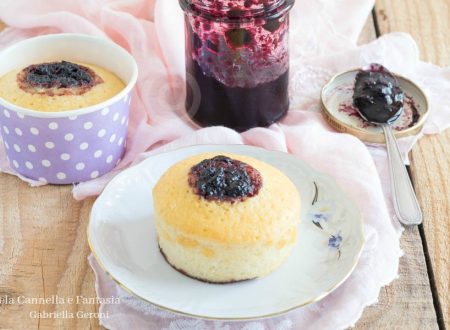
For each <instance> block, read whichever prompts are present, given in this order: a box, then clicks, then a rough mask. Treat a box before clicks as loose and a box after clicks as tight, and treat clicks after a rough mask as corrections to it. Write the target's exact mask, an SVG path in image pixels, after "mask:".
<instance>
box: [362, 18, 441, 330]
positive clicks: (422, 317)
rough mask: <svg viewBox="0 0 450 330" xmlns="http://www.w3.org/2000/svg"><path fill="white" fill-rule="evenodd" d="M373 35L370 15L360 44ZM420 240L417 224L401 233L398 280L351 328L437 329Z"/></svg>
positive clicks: (381, 294)
mask: <svg viewBox="0 0 450 330" xmlns="http://www.w3.org/2000/svg"><path fill="white" fill-rule="evenodd" d="M375 38H376V33H375V27H374V22H373V19H372V17H370V18H369V20H368V22H367V24H366V26H365V28H364V31H363V33H362V35H361V37H360V43H365V42H369V41H371V40H373V39H375ZM421 242H422V241H421V238H420V234H419V230H418V229H417V227H414V228H409V229H407V230H406V231H405V232H404V234H403V236H402V239H401V247H402V249H403V251H404V252H405V255H404V256H403V257H402V258H401V259H400V266H399V279H398V280H396V281H394V282H393V283H392V284H391V285H389V286H387V287H385V288H383V289H382V290H381V292H380V296H379V301H378V303H377V304H376V305H374V306H370V307H368V308H366V309H365V310H364V314H363V316H362V317H361V319H360V320H359V322H358V323H357V325H356V327H355V329H358V330H359V329H411V330H412V329H418V330H419V329H437V320H436V314H435V310H434V306H433V299H432V295H431V288H430V284H429V280H428V273H427V268H426V264H425V256H424V252H423V248H422V243H421Z"/></svg>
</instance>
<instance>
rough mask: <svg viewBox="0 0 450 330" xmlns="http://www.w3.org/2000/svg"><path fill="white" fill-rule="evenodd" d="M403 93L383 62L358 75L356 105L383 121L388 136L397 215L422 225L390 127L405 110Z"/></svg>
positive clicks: (364, 113) (365, 114) (368, 116)
mask: <svg viewBox="0 0 450 330" xmlns="http://www.w3.org/2000/svg"><path fill="white" fill-rule="evenodd" d="M404 95H405V94H404V92H403V90H402V89H401V87H400V85H399V82H398V80H397V78H396V77H395V76H394V75H393V74H392V73H391V72H389V71H388V70H387V69H386V68H384V67H383V66H382V65H380V64H371V65H370V66H369V67H368V68H367V69H363V70H361V71H359V72H358V74H357V75H356V80H355V90H354V94H353V105H354V106H355V107H356V109H357V111H358V112H359V114H360V115H361V117H363V118H364V119H365V120H367V121H369V122H371V123H373V124H376V125H380V126H381V127H382V128H383V133H384V136H385V138H386V147H387V151H388V158H389V168H390V174H391V183H392V195H393V203H394V209H395V213H396V215H397V218H398V219H399V221H400V222H401V223H403V224H404V225H419V224H421V223H422V211H421V210H420V206H419V202H418V201H417V197H416V194H415V192H414V188H413V186H412V184H411V180H410V178H409V175H408V172H407V171H406V168H405V165H404V163H403V159H402V156H401V154H400V150H399V148H398V144H397V140H396V139H395V135H394V133H393V132H392V129H391V127H390V125H391V124H392V123H393V122H395V120H397V119H398V117H399V116H400V115H401V114H402V112H403V104H404Z"/></svg>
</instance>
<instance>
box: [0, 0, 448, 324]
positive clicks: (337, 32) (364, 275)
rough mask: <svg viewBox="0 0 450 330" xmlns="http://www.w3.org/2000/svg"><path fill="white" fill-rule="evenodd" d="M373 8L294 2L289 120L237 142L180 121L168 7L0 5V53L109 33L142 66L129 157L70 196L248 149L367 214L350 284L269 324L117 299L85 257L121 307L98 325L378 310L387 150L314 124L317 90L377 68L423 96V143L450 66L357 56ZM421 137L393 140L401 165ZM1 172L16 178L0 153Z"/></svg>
mask: <svg viewBox="0 0 450 330" xmlns="http://www.w3.org/2000/svg"><path fill="white" fill-rule="evenodd" d="M373 4H374V3H373V0H339V1H336V0H318V1H310V0H297V3H296V5H295V7H294V9H293V11H292V16H291V18H292V19H291V23H292V24H291V55H292V60H291V81H290V83H291V87H290V88H291V110H290V112H289V114H288V116H287V117H286V118H285V119H283V121H282V122H281V123H280V124H276V125H273V126H272V127H270V128H268V129H263V128H256V129H253V130H250V131H248V132H245V133H243V134H241V135H240V134H237V133H236V132H234V131H232V130H229V129H226V128H217V127H216V128H207V129H200V130H196V127H193V126H191V124H189V122H188V121H187V120H186V117H185V115H184V112H183V102H184V91H183V88H184V87H183V86H184V60H183V58H184V56H183V55H182V54H183V53H184V44H183V41H184V37H183V21H182V13H181V10H180V9H179V8H178V2H177V1H176V0H146V1H144V0H130V1H120V0H72V1H69V0H66V1H61V0H46V1H32V0H3V1H1V2H0V20H1V21H4V22H5V23H6V24H7V25H9V26H10V28H8V29H6V30H5V31H3V32H2V33H0V49H2V48H4V47H6V46H7V45H10V44H12V43H14V42H17V41H19V40H21V39H24V38H27V37H30V36H34V35H39V34H46V33H55V32H79V33H86V34H91V35H107V36H108V37H110V38H111V39H113V40H114V41H116V42H117V43H119V44H120V45H122V46H123V47H125V48H126V49H128V50H129V51H130V52H131V53H132V54H133V55H134V56H135V58H136V60H137V62H138V64H139V70H140V76H139V81H138V84H137V88H136V91H135V93H134V95H133V96H134V97H133V103H132V114H131V121H130V134H129V138H128V143H127V146H128V147H127V148H128V149H127V154H126V157H125V159H124V160H123V161H122V162H121V164H119V167H118V168H117V170H116V171H114V172H112V173H110V174H108V175H106V176H104V177H102V178H99V179H97V180H94V181H91V182H87V183H83V184H80V185H78V186H76V187H74V196H75V198H77V199H82V198H85V197H87V196H90V195H96V194H99V193H100V192H101V190H102V189H103V187H104V185H105V184H106V183H107V182H108V181H109V180H110V179H111V178H112V177H113V176H114V175H116V174H117V173H118V172H120V171H121V170H122V169H123V168H125V167H127V166H129V165H130V164H132V163H134V162H138V161H140V160H142V159H143V158H145V157H148V156H151V155H152V154H153V153H156V152H160V151H161V150H167V149H172V148H176V147H179V146H182V145H192V144H198V143H246V144H252V145H258V146H262V147H265V148H268V149H274V150H282V151H287V152H290V153H293V154H295V155H296V156H298V157H300V158H302V159H304V160H306V161H307V162H309V163H311V164H312V165H313V166H315V167H316V168H318V169H319V170H321V171H324V172H326V173H328V174H330V175H332V176H334V177H335V178H336V180H338V182H339V183H340V184H341V185H342V187H343V188H344V189H346V190H347V192H348V193H349V194H350V195H352V196H353V197H354V198H355V200H356V201H357V203H358V205H359V206H360V208H361V210H362V211H363V213H364V221H365V230H366V238H367V245H366V247H365V249H364V252H363V255H362V257H361V260H360V262H359V264H358V267H357V269H356V270H355V272H354V273H353V274H352V276H351V277H350V278H349V279H348V281H347V282H346V283H345V284H344V285H343V286H341V287H340V288H339V289H338V290H336V291H335V292H334V293H333V294H332V295H330V296H328V297H327V298H326V299H324V300H322V301H321V302H319V303H316V304H313V305H310V306H308V307H305V308H302V309H299V310H297V311H294V312H292V313H290V314H288V315H286V316H283V317H280V318H276V319H272V320H264V321H260V322H258V321H255V322H244V323H222V322H206V321H202V320H197V319H187V318H183V317H180V316H177V315H174V314H170V313H166V312H163V311H161V310H158V309H157V308H155V307H153V306H151V305H149V304H145V303H142V302H140V301H139V300H137V299H136V298H133V297H131V296H130V295H128V294H127V293H125V292H123V291H122V290H121V289H120V288H118V287H117V286H116V285H115V284H114V282H112V281H111V280H110V279H109V278H108V277H107V276H106V275H105V273H103V271H102V270H101V269H99V267H98V265H97V264H96V263H95V261H94V260H92V259H91V260H90V261H91V264H92V266H93V269H94V271H95V272H96V275H97V283H96V284H97V292H98V294H99V296H111V295H119V296H120V297H121V298H122V301H123V303H122V304H120V305H103V306H101V311H102V312H109V318H104V319H102V320H101V323H102V324H103V325H104V326H105V327H107V328H109V329H123V328H130V329H144V328H145V329H208V328H216V329H230V330H231V329H233V330H234V329H251V330H253V329H279V330H281V329H300V328H301V329H339V328H346V327H348V326H350V325H352V324H354V323H355V322H356V321H357V320H358V319H359V317H360V316H361V313H362V311H363V309H364V307H366V306H368V305H370V304H373V303H375V302H376V301H377V297H378V294H379V290H380V288H381V287H382V286H384V285H387V284H388V283H390V282H391V281H392V280H393V279H395V278H396V276H397V268H398V261H399V257H400V255H401V250H400V248H399V237H400V234H401V226H400V225H399V224H398V222H397V221H396V220H395V219H394V216H393V210H392V206H391V203H390V200H391V199H390V190H389V175H388V172H387V164H386V155H385V150H384V148H381V147H368V148H366V146H364V144H362V143H361V142H360V141H358V140H357V139H356V138H353V137H351V136H348V135H345V134H339V133H335V132H333V131H332V130H331V129H330V128H329V127H328V126H327V125H326V123H325V122H324V121H323V119H322V117H321V115H320V114H318V111H319V102H318V100H319V93H320V89H321V87H322V86H323V84H324V83H325V82H326V81H327V79H329V78H330V77H331V76H332V75H333V74H335V73H337V72H339V71H344V70H347V69H350V68H355V67H359V66H362V65H365V64H368V63H370V62H380V63H382V64H384V65H385V66H387V67H388V68H389V69H390V70H392V71H394V72H397V73H400V74H402V75H404V76H406V77H409V78H411V79H413V80H414V81H416V82H417V83H418V84H419V85H420V86H421V87H423V88H424V89H425V91H426V92H427V94H428V96H429V98H430V106H431V114H430V117H429V120H428V122H427V123H426V125H425V128H424V130H423V133H425V134H432V133H438V132H440V131H442V130H443V129H445V128H447V127H448V126H449V125H450V94H449V93H448V90H450V68H446V69H442V68H438V67H436V66H433V65H431V64H427V63H423V62H421V61H420V60H419V52H418V49H417V46H416V44H415V42H414V41H413V40H412V38H411V37H410V36H409V35H406V34H403V33H395V34H390V35H386V36H384V37H382V38H380V39H379V40H376V41H374V42H372V43H369V44H367V45H364V46H362V47H357V45H356V40H357V37H358V35H359V33H360V31H361V29H362V27H363V25H364V23H365V21H366V19H367V17H368V15H369V14H370V10H371V8H372V7H373ZM417 138H418V137H413V138H408V139H403V140H402V141H401V149H402V151H403V152H404V154H405V161H406V160H407V157H406V154H407V152H408V151H409V150H410V149H411V147H412V145H413V144H414V142H415V141H416V140H417ZM171 141H173V142H171ZM168 142H171V143H168ZM368 150H369V152H368ZM371 156H372V157H371ZM374 161H375V162H374ZM374 163H375V165H376V166H374ZM0 169H1V170H2V171H5V172H9V173H13V171H12V170H11V169H10V168H9V166H8V164H7V161H6V160H5V156H4V152H3V149H2V147H0ZM376 171H378V173H379V176H378V175H377V173H376ZM380 178H381V180H380ZM22 179H23V178H22ZM31 183H32V184H35V183H33V182H31ZM383 192H384V196H383ZM385 200H386V201H387V207H386V202H385Z"/></svg>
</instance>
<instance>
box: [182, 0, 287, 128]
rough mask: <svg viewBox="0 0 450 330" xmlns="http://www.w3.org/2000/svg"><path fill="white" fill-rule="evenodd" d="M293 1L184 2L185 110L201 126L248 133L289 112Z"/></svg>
mask: <svg viewBox="0 0 450 330" xmlns="http://www.w3.org/2000/svg"><path fill="white" fill-rule="evenodd" d="M294 1H295V0H226V1H224V0H179V2H180V5H181V7H182V8H183V10H184V12H185V26H186V78H187V80H186V81H187V95H186V110H187V112H188V114H189V116H190V117H191V118H192V119H193V120H194V121H195V122H196V123H198V124H200V125H201V126H214V125H222V126H227V127H230V128H233V129H235V130H238V131H245V130H247V129H249V128H252V127H267V126H269V125H271V124H273V123H274V122H276V121H277V120H279V119H280V118H282V117H283V116H284V115H285V114H286V112H287V111H288V108H289V94H288V82H289V49H288V41H289V10H290V9H291V8H292V6H293V4H294Z"/></svg>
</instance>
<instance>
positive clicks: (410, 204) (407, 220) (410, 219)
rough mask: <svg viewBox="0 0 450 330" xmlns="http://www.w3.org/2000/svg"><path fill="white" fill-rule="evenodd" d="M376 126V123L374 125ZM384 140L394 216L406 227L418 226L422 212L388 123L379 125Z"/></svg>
mask: <svg viewBox="0 0 450 330" xmlns="http://www.w3.org/2000/svg"><path fill="white" fill-rule="evenodd" d="M375 124H377V123H375ZM378 125H381V127H382V128H383V132H384V137H385V138H386V148H387V152H388V159H389V170H390V174H391V187H392V194H393V199H394V200H393V202H394V208H395V214H396V215H397V217H398V219H399V220H400V222H401V223H403V224H404V225H406V226H413V225H420V224H421V223H422V211H421V209H420V206H419V202H418V201H417V197H416V193H415V192H414V188H413V186H412V183H411V180H410V178H409V174H408V171H407V170H406V167H405V165H404V163H403V160H402V156H401V154H400V150H399V148H398V144H397V140H396V138H395V135H394V133H393V132H392V129H391V126H390V124H389V123H385V124H380V123H378Z"/></svg>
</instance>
